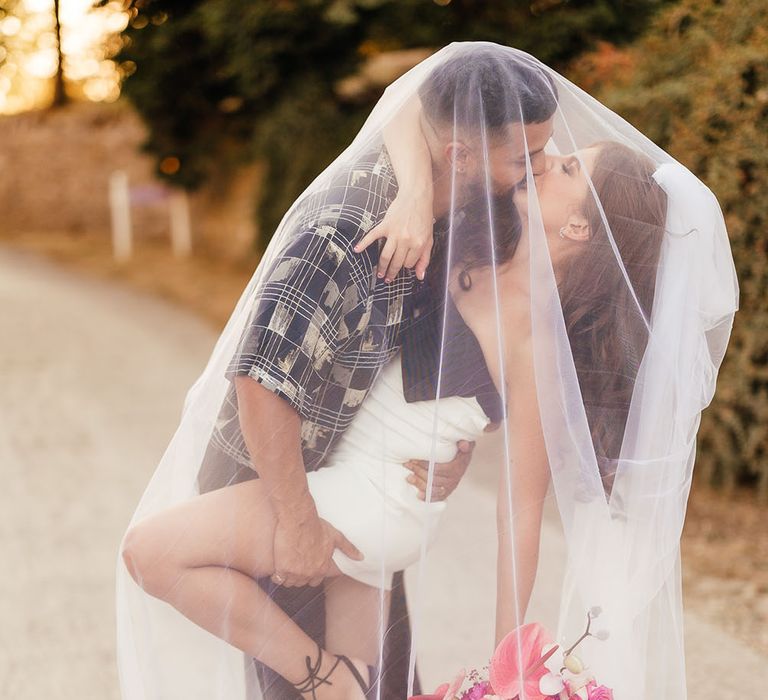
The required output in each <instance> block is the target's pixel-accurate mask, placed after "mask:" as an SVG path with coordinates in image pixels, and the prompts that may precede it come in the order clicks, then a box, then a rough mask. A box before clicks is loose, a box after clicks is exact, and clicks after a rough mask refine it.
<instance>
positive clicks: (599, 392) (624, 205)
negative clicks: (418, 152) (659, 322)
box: [428, 141, 667, 491]
mask: <svg viewBox="0 0 768 700" xmlns="http://www.w3.org/2000/svg"><path fill="white" fill-rule="evenodd" d="M595 146H596V147H598V148H599V149H600V152H599V154H598V155H597V158H596V160H595V166H594V171H593V173H592V176H591V181H592V185H593V187H594V190H595V193H596V194H597V197H598V199H599V200H600V204H599V205H598V203H597V202H596V201H595V200H594V198H593V197H592V195H591V194H589V195H588V196H587V200H586V202H585V204H584V214H585V215H586V218H587V220H588V222H589V226H590V232H591V235H590V239H589V241H587V242H586V243H582V244H580V249H577V252H575V253H573V254H571V255H569V256H568V257H567V258H566V259H565V260H564V261H562V262H561V263H560V264H559V265H558V267H559V269H558V270H557V272H558V290H559V295H560V301H561V305H562V311H563V318H564V321H565V327H566V331H567V333H568V338H569V341H570V346H571V352H572V355H573V361H574V364H575V367H576V374H577V377H578V381H579V388H580V390H581V394H582V399H583V404H584V409H585V411H586V414H587V421H588V423H589V428H590V432H591V435H592V442H593V444H594V448H595V454H596V456H597V459H598V463H599V467H600V472H601V475H602V477H603V481H604V484H605V486H606V490H607V491H610V487H611V485H612V482H613V474H614V472H615V465H616V460H617V459H618V458H619V455H620V453H621V445H622V442H623V439H624V430H625V427H626V422H627V417H628V411H629V405H630V403H631V400H632V391H633V388H634V386H635V378H636V376H637V372H638V369H639V367H640V362H641V360H642V358H643V354H644V352H645V347H646V345H647V342H648V325H647V324H649V323H650V318H651V311H652V308H653V295H654V289H655V285H656V270H657V264H658V260H659V253H660V250H661V241H662V237H663V235H664V222H665V219H666V210H667V199H666V194H665V193H664V191H663V190H662V188H661V187H660V186H659V185H658V183H657V182H656V181H655V180H654V179H653V173H654V171H655V165H654V163H653V162H652V161H651V160H650V159H649V158H647V157H646V156H644V155H643V154H641V153H638V152H637V151H635V150H633V149H631V148H629V147H627V146H624V145H622V144H620V143H617V142H613V141H610V142H601V143H598V144H595ZM489 205H490V206H489ZM601 209H602V212H603V213H604V215H605V218H604V217H603V214H601ZM606 223H607V226H606ZM520 233H521V220H520V216H519V214H518V212H517V209H516V207H515V205H514V203H513V200H512V195H511V194H505V195H497V196H495V197H494V198H493V199H492V200H491V201H490V202H489V201H488V200H486V199H485V198H479V199H477V200H474V201H472V202H470V203H469V204H468V205H467V206H466V207H465V208H464V210H463V218H462V220H461V222H459V224H458V225H457V226H456V227H455V230H454V231H453V234H452V240H451V258H452V265H454V266H459V267H460V273H459V284H460V286H461V287H462V288H463V289H465V290H466V289H469V288H470V287H471V286H472V271H473V270H476V269H478V268H482V267H487V266H489V265H491V264H493V263H494V262H495V264H496V265H502V264H503V263H505V262H507V261H508V260H510V259H511V258H512V256H513V255H514V254H515V251H516V250H517V246H518V243H519V241H520ZM609 235H610V236H611V237H612V238H613V241H614V242H615V244H616V247H617V249H618V251H619V254H620V256H621V261H622V264H623V266H624V269H625V270H626V273H627V278H628V279H629V283H630V284H629V285H628V284H627V280H626V279H625V278H624V274H623V273H622V270H621V267H620V266H619V265H618V264H617V261H616V257H615V253H614V249H613V246H612V245H611V242H610V238H609ZM447 243H448V241H447V240H446V239H445V238H444V239H443V240H440V241H439V242H438V244H437V245H436V251H435V255H434V256H433V260H432V264H431V265H430V267H429V273H428V280H429V281H430V284H432V285H434V287H433V288H434V289H436V290H438V289H442V288H443V287H442V285H443V284H444V281H445V275H446V272H447V266H448V261H447V259H446V258H447V249H448V245H447ZM630 285H631V287H630ZM633 293H634V294H633ZM635 298H636V299H637V302H639V306H640V308H639V309H638V303H637V302H636V301H635Z"/></svg>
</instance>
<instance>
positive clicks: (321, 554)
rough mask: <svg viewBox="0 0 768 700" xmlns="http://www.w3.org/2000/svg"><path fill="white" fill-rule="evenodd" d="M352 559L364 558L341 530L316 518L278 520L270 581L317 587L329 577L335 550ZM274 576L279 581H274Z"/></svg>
mask: <svg viewBox="0 0 768 700" xmlns="http://www.w3.org/2000/svg"><path fill="white" fill-rule="evenodd" d="M337 548H338V549H340V550H341V551H342V552H343V553H344V554H346V555H347V556H348V557H350V558H352V559H358V560H360V559H363V555H362V554H361V552H360V550H359V549H357V547H355V545H353V544H352V543H351V542H350V541H349V540H348V539H347V538H346V537H345V536H344V535H343V534H342V532H341V531H339V530H337V529H336V528H335V527H333V525H331V524H330V523H329V522H328V521H327V520H323V519H322V518H320V517H319V516H317V515H314V516H310V517H308V518H304V519H301V520H288V521H286V520H278V521H277V523H276V525H275V540H274V544H273V557H274V564H275V573H274V574H273V575H272V580H273V581H275V582H276V583H279V584H280V585H281V586H319V585H320V584H321V583H322V581H323V579H324V578H325V577H326V576H327V575H328V568H329V567H330V565H331V563H332V559H331V557H332V555H333V552H334V550H335V549H337ZM276 576H279V578H278V579H277V580H276Z"/></svg>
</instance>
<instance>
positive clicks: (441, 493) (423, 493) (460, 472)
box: [404, 440, 475, 501]
mask: <svg viewBox="0 0 768 700" xmlns="http://www.w3.org/2000/svg"><path fill="white" fill-rule="evenodd" d="M474 449H475V443H474V442H469V441H468V440H459V442H457V443H456V456H455V457H454V458H453V459H452V460H451V461H450V462H436V463H435V470H434V474H433V476H432V496H431V498H430V501H444V500H445V499H446V498H448V496H450V495H451V493H453V491H454V490H455V488H456V487H457V486H458V485H459V482H460V481H461V479H462V477H463V476H464V473H465V472H466V471H467V467H468V466H469V463H470V461H471V460H472V451H473V450H474ZM404 466H405V468H406V469H409V470H410V471H411V472H412V474H409V475H408V477H406V481H407V482H408V483H409V484H413V485H414V486H415V487H416V488H417V489H418V491H419V498H420V499H421V500H422V501H424V500H426V497H427V477H428V476H429V462H428V461H426V460H423V459H411V460H408V461H407V462H405V464H404Z"/></svg>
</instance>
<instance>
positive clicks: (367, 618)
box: [324, 576, 390, 666]
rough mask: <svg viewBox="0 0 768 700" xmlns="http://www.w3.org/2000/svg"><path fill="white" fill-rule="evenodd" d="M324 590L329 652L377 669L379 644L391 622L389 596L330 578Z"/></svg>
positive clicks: (346, 578)
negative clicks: (355, 659) (351, 658)
mask: <svg viewBox="0 0 768 700" xmlns="http://www.w3.org/2000/svg"><path fill="white" fill-rule="evenodd" d="M324 586H325V610H326V623H325V624H326V627H325V646H326V648H327V649H328V651H330V652H332V653H334V654H346V655H347V656H350V657H354V658H357V659H362V660H363V661H365V663H367V664H371V665H372V666H378V665H379V660H380V659H379V654H380V649H379V641H380V639H381V638H382V634H381V633H382V632H385V631H386V625H387V624H388V620H389V600H390V592H389V591H381V590H380V589H378V588H373V587H372V586H367V585H366V584H364V583H361V582H360V581H356V580H355V579H353V578H350V577H349V576H334V577H333V578H327V579H325V582H324ZM382 593H383V596H382ZM382 597H383V599H382ZM382 627H383V629H382Z"/></svg>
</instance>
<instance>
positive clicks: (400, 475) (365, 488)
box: [307, 355, 488, 590]
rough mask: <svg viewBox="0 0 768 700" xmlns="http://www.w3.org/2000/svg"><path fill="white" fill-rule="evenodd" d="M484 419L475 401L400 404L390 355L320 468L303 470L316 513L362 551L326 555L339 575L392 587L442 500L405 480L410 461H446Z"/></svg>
mask: <svg viewBox="0 0 768 700" xmlns="http://www.w3.org/2000/svg"><path fill="white" fill-rule="evenodd" d="M487 424H488V417H487V416H486V415H485V412H484V411H483V409H482V408H481V407H480V404H479V403H478V401H477V399H475V398H464V397H459V396H452V397H449V398H441V399H439V400H433V401H417V402H414V403H407V402H406V400H405V397H404V394H403V379H402V369H401V363H400V356H399V355H398V356H397V357H396V358H395V359H394V360H392V361H391V362H390V363H389V364H387V365H386V366H385V367H384V368H383V369H382V370H381V373H380V374H379V376H378V378H377V379H376V382H375V384H374V385H373V387H372V388H371V390H370V391H369V392H368V395H367V396H366V398H365V400H364V401H363V403H362V405H361V406H360V409H359V411H358V413H357V415H356V416H355V419H354V421H353V422H352V424H351V425H350V427H349V428H348V429H347V431H346V432H345V433H344V434H343V436H342V437H341V438H340V440H339V443H338V444H337V446H336V448H335V449H334V451H333V453H332V454H331V456H330V458H329V459H328V462H327V464H326V466H324V467H322V468H321V469H318V470H317V471H313V472H309V473H308V474H307V480H308V482H309V490H310V493H311V495H312V497H313V498H314V500H315V504H316V506H317V511H318V515H319V516H320V517H321V518H323V519H324V520H327V521H328V522H329V523H331V525H333V526H334V527H335V528H336V529H338V530H340V531H341V532H342V533H344V535H345V536H346V537H347V539H349V541H350V542H352V544H354V545H355V546H356V547H357V548H358V549H359V550H360V551H361V552H362V554H363V555H364V559H363V560H361V561H356V560H354V559H352V558H350V557H348V556H347V555H345V554H344V553H343V552H341V551H340V550H339V549H336V550H335V552H334V554H333V561H334V562H335V563H336V565H337V566H338V567H339V569H340V570H341V571H342V572H344V573H345V574H346V575H347V576H350V577H352V578H354V579H357V580H358V581H362V582H363V583H366V584H368V585H370V586H374V587H378V588H385V589H387V590H389V589H391V587H392V575H393V574H394V572H395V571H400V570H402V569H405V568H407V567H408V566H410V565H411V564H413V563H415V562H416V561H418V559H419V556H420V552H421V546H422V540H423V539H424V538H425V537H426V538H427V546H429V544H431V543H432V542H433V541H434V538H435V536H436V534H437V525H438V523H439V520H440V516H441V515H442V513H443V511H444V510H445V508H446V504H447V502H446V501H435V502H433V503H427V502H425V501H422V500H420V499H419V498H418V490H417V489H416V487H415V486H414V485H412V484H409V483H408V482H407V481H406V478H407V477H408V476H409V475H410V474H411V472H410V470H408V469H406V468H405V467H404V466H403V463H404V462H406V461H408V460H410V459H424V460H430V459H434V460H435V462H449V461H451V460H452V459H453V458H454V456H455V455H456V443H457V442H458V441H459V440H475V439H476V438H478V437H479V436H480V435H482V433H483V429H484V428H485V426H486V425H487Z"/></svg>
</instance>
